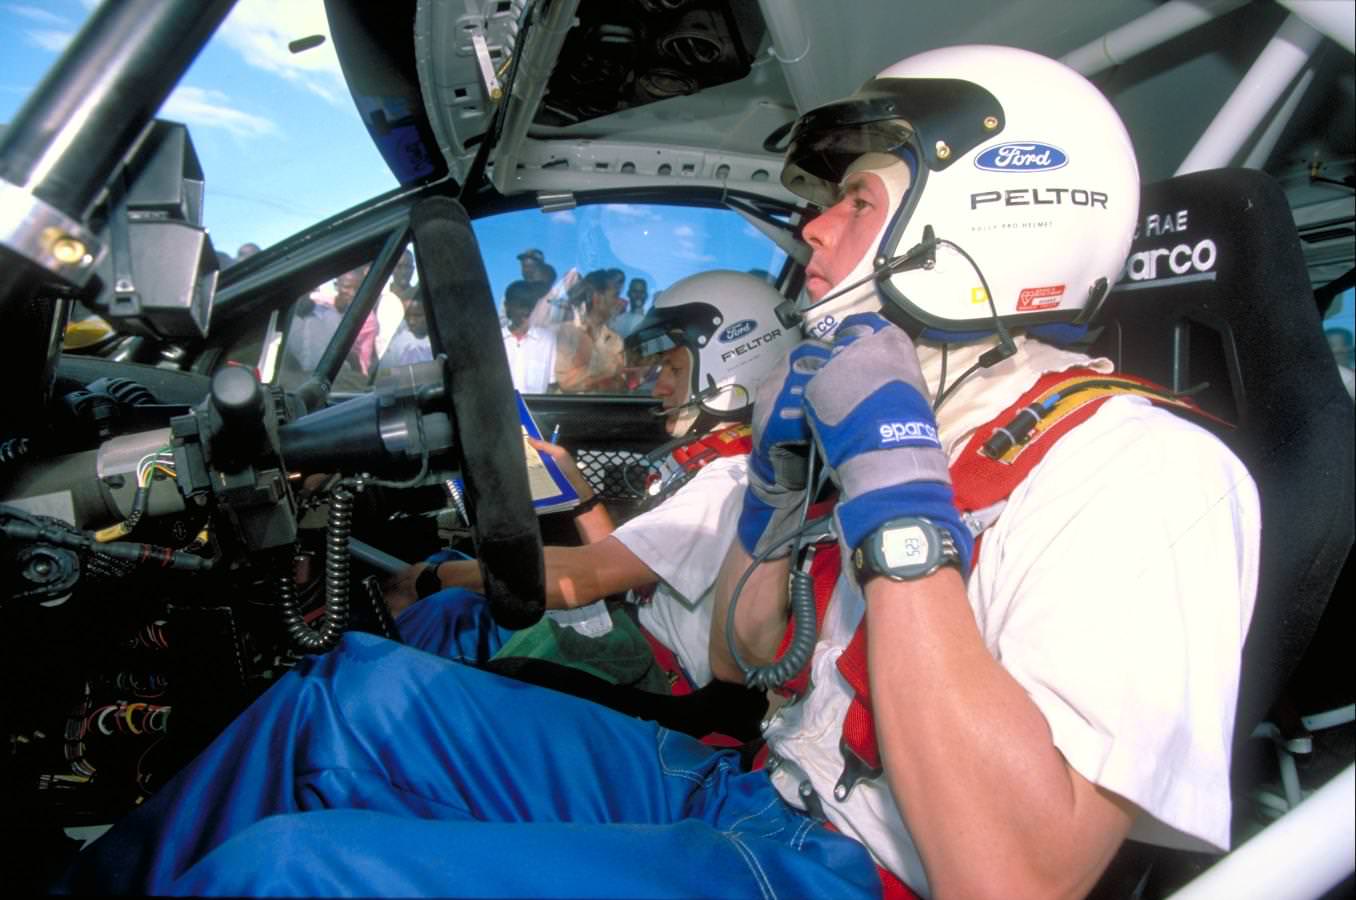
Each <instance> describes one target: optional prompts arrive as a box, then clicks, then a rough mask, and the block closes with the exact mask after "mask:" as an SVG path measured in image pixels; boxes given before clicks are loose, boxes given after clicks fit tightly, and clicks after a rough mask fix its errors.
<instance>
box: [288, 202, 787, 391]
mask: <svg viewBox="0 0 1356 900" xmlns="http://www.w3.org/2000/svg"><path fill="white" fill-rule="evenodd" d="M472 227H473V228H474V230H475V233H476V239H477V241H478V242H479V244H480V251H481V253H482V255H483V256H484V259H485V268H486V271H487V274H488V275H489V280H490V289H491V291H492V292H493V294H494V300H495V306H496V309H497V311H498V312H499V329H500V330H499V332H498V333H496V334H494V335H486V339H487V340H503V341H504V343H505V350H506V352H507V355H508V358H509V363H510V365H509V368H510V372H511V374H512V377H513V381H514V387H515V388H517V389H518V390H519V391H521V392H522V393H524V394H545V393H573V394H582V393H590V394H597V393H604V394H641V395H648V393H649V390H650V387H651V384H650V382H649V380H648V375H649V374H650V373H648V372H645V371H633V370H631V369H628V368H627V366H626V365H625V359H624V354H623V352H622V342H623V341H624V340H625V338H626V336H627V335H629V334H630V333H631V332H632V331H633V330H634V329H635V328H636V326H637V325H639V324H640V321H641V320H642V319H643V318H644V316H645V313H646V312H648V311H649V309H650V308H651V307H652V306H653V304H654V301H655V299H656V298H657V297H658V296H659V295H660V294H662V293H663V291H664V290H665V289H666V288H668V287H670V286H671V285H673V284H674V283H675V282H677V281H678V280H680V279H682V278H686V277H687V276H689V275H694V274H696V273H698V272H706V271H710V270H713V269H728V270H734V271H738V272H750V273H753V274H756V275H758V276H759V277H762V278H766V279H768V280H769V281H771V280H773V279H774V278H775V276H776V275H777V274H778V273H780V272H781V270H782V266H783V263H784V262H785V260H786V255H785V254H784V253H783V252H782V251H781V250H780V249H778V247H777V246H776V245H775V244H773V243H772V241H770V240H769V239H768V238H767V237H766V236H764V235H763V234H762V233H761V232H759V231H758V230H757V229H756V228H754V227H753V226H752V225H750V224H749V223H748V222H746V221H745V220H744V219H743V218H742V217H740V216H739V215H738V214H737V213H734V212H731V211H730V210H726V209H709V208H702V207H691V206H677V205H660V204H639V203H599V204H593V205H585V206H580V207H577V208H575V209H570V210H564V211H560V212H551V213H543V212H540V211H538V210H535V209H528V210H519V211H515V212H510V213H501V214H499V215H494V216H486V217H484V218H480V219H476V220H475V221H474V223H473V226H472ZM365 273H366V267H362V268H359V269H355V270H353V271H351V272H347V273H344V274H343V275H340V276H339V277H338V278H336V279H334V280H332V281H328V282H325V283H324V284H320V285H317V286H316V287H315V289H314V290H313V291H311V292H310V293H309V294H308V295H307V296H305V297H300V298H298V299H297V302H295V303H294V304H293V305H292V309H291V315H290V317H289V319H288V320H287V321H288V326H287V329H286V338H285V340H284V343H283V347H282V355H281V358H280V360H279V366H278V369H277V372H278V376H277V380H278V382H279V383H281V384H282V385H283V386H284V387H286V388H289V389H291V388H295V387H296V386H297V385H299V384H300V383H301V382H303V381H304V380H305V379H306V378H307V376H308V375H309V374H310V372H311V370H312V369H313V368H314V367H315V365H316V364H317V363H318V362H319V360H320V356H321V354H322V353H323V352H324V350H325V347H326V346H327V345H328V343H329V339H330V337H331V336H333V334H334V332H335V330H336V329H337V328H338V323H339V319H340V316H341V315H342V314H343V311H344V310H345V309H347V307H348V304H349V303H350V302H351V301H352V299H353V297H354V295H355V293H356V292H357V290H358V287H359V285H360V284H361V282H362V276H363V275H364V274H365ZM596 273H606V275H607V281H608V285H609V288H608V290H607V291H606V292H605V293H603V294H599V295H597V296H590V292H589V291H587V290H586V289H585V280H586V278H588V276H590V275H594V276H595V277H597V274H596ZM416 292H417V275H416V274H415V266H414V257H413V251H412V250H410V249H408V248H407V249H406V251H405V254H404V257H403V260H402V264H401V265H398V266H397V267H396V271H395V273H394V274H393V275H392V277H391V278H390V280H389V281H388V283H387V284H386V286H385V288H384V289H383V291H382V294H381V296H380V297H379V298H378V301H377V306H376V309H375V311H374V312H373V313H372V314H371V315H370V316H369V317H368V320H367V321H366V322H365V323H364V324H363V327H362V330H361V331H360V333H359V335H358V338H357V340H356V342H355V344H354V346H353V348H352V351H351V352H350V353H349V355H348V358H347V359H346V360H345V362H344V365H343V368H342V369H341V371H340V372H339V373H338V376H337V377H336V379H335V389H336V390H340V391H361V390H366V389H367V388H369V387H370V386H371V385H372V384H373V383H374V382H375V380H376V379H377V377H378V376H379V374H380V372H381V370H384V369H389V368H392V367H394V366H400V365H407V364H410V363H415V362H421V361H424V360H427V359H430V358H432V352H433V351H432V349H431V347H430V344H429V339H428V330H427V326H426V323H425V321H424V316H423V311H422V307H421V306H420V304H419V303H418V302H417V301H416V299H415V298H416ZM524 297H526V298H528V299H527V300H526V306H525V307H524V308H523V311H522V314H521V315H519V314H518V313H517V310H518V309H519V308H520V307H519V304H520V302H522V301H521V298H524ZM510 298H514V299H513V300H512V301H511V302H507V301H510Z"/></svg>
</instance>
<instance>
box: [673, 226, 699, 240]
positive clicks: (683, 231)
mask: <svg viewBox="0 0 1356 900" xmlns="http://www.w3.org/2000/svg"><path fill="white" fill-rule="evenodd" d="M696 234H697V232H696V230H694V229H693V227H692V226H691V225H678V226H675V227H674V229H673V236H674V237H678V238H692V237H695V236H696Z"/></svg>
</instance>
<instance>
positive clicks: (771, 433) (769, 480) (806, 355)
mask: <svg viewBox="0 0 1356 900" xmlns="http://www.w3.org/2000/svg"><path fill="white" fill-rule="evenodd" d="M828 360H829V346H828V344H824V343H821V342H819V341H805V342H804V343H802V344H799V345H797V346H796V347H795V348H794V349H792V351H791V352H790V353H788V354H787V355H786V358H785V359H783V360H782V361H781V362H780V363H779V364H778V365H777V368H775V369H773V370H772V371H771V372H769V373H768V376H767V378H765V379H764V380H763V383H762V384H760V385H759V386H758V391H757V393H756V394H755V395H754V401H753V452H752V453H750V454H749V486H748V489H747V490H745V491H744V506H743V508H742V509H741V510H740V512H739V525H738V533H739V543H740V545H741V546H743V548H744V550H745V551H747V552H748V553H749V554H750V555H758V554H760V553H763V552H764V551H767V550H770V549H772V547H771V543H772V541H774V540H776V539H777V538H781V537H784V536H786V533H787V532H789V531H790V529H791V526H792V525H793V523H794V522H795V521H796V517H797V515H798V514H799V509H798V507H799V506H800V504H801V502H802V501H803V500H804V498H805V489H806V481H807V480H808V477H809V473H808V472H807V471H806V468H807V463H806V451H808V449H809V446H810V440H811V438H810V429H809V426H808V425H807V424H806V421H805V409H804V397H805V385H806V384H807V383H809V381H810V379H811V378H812V377H813V376H814V374H815V373H816V372H818V371H819V370H820V368H821V367H822V366H823V365H824V364H825V363H826V362H828ZM790 550H791V547H790V545H789V544H788V545H787V546H785V547H783V548H781V549H780V550H774V551H773V552H772V553H771V554H770V555H769V556H768V557H767V558H769V559H776V558H777V557H778V556H785V555H786V554H787V553H789V552H790Z"/></svg>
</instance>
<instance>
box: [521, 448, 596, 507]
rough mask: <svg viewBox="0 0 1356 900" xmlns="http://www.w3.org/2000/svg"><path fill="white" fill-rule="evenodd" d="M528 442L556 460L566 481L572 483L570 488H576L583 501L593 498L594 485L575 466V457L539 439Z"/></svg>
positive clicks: (563, 449)
mask: <svg viewBox="0 0 1356 900" xmlns="http://www.w3.org/2000/svg"><path fill="white" fill-rule="evenodd" d="M527 442H528V443H529V444H531V445H532V447H533V449H535V450H540V451H541V452H542V453H545V454H546V455H547V456H549V457H551V459H553V460H555V463H556V465H558V466H560V471H561V473H563V474H564V476H565V480H566V481H568V482H569V483H570V487H572V488H574V490H575V493H576V494H578V495H579V499H580V500H581V501H583V500H587V499H589V498H590V497H592V496H593V485H591V484H589V480H588V479H587V478H585V477H584V473H583V472H580V471H579V467H578V466H577V465H575V462H574V457H573V456H571V455H570V451H568V450H566V449H565V448H564V447H562V446H560V445H559V444H552V443H551V442H550V441H543V440H540V439H539V438H532V437H530V438H528V439H527Z"/></svg>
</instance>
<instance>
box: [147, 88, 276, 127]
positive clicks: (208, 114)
mask: <svg viewBox="0 0 1356 900" xmlns="http://www.w3.org/2000/svg"><path fill="white" fill-rule="evenodd" d="M230 102H231V98H230V97H228V96H226V94H224V93H222V92H221V91H208V90H203V89H202V88H196V87H188V86H181V87H177V88H175V89H174V93H172V94H170V96H169V99H168V100H166V101H165V105H164V107H162V108H161V110H160V115H162V116H164V117H165V118H167V119H174V120H176V121H181V122H186V123H188V124H189V125H194V126H197V127H199V128H221V129H224V130H225V131H228V132H230V133H231V134H232V135H234V136H235V137H238V138H257V137H265V136H268V135H276V134H278V133H279V131H280V130H279V128H278V126H277V124H276V123H274V122H273V121H272V120H271V119H267V118H265V117H263V116H256V115H253V114H252V113H247V112H245V111H244V110H241V109H236V108H235V107H233V106H231V105H230Z"/></svg>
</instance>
